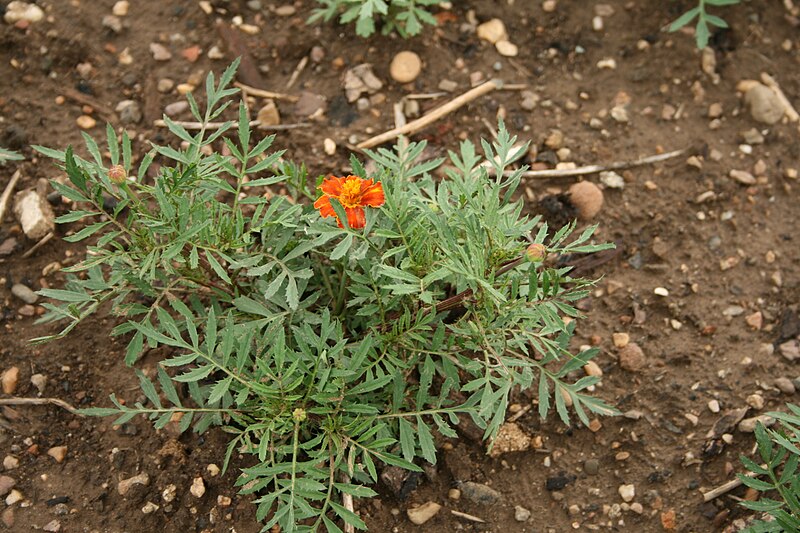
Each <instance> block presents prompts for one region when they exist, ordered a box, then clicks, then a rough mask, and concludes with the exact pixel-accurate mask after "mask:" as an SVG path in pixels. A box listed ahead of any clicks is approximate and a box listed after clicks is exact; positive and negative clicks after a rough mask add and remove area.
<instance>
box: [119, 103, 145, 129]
mask: <svg viewBox="0 0 800 533" xmlns="http://www.w3.org/2000/svg"><path fill="white" fill-rule="evenodd" d="M115 111H116V112H117V113H118V114H119V120H120V122H121V123H123V124H138V123H139V122H141V120H142V110H141V108H140V107H139V103H138V102H136V101H135V100H122V101H121V102H120V103H118V104H117V107H116V108H115Z"/></svg>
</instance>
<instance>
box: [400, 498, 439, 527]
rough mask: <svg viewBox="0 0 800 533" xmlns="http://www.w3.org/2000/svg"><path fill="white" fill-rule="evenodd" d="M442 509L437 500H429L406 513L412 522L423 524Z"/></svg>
mask: <svg viewBox="0 0 800 533" xmlns="http://www.w3.org/2000/svg"><path fill="white" fill-rule="evenodd" d="M441 509H442V506H441V505H439V504H438V503H436V502H427V503H423V504H422V505H420V506H419V507H411V508H409V509H407V510H406V514H407V515H408V519H409V520H411V522H412V523H414V524H416V525H418V526H421V525H422V524H424V523H425V522H427V521H428V520H430V519H431V518H433V517H434V516H436V513H438V512H439V511H440V510H441Z"/></svg>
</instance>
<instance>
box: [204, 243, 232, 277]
mask: <svg viewBox="0 0 800 533" xmlns="http://www.w3.org/2000/svg"><path fill="white" fill-rule="evenodd" d="M204 254H205V256H206V259H208V264H209V265H211V268H212V269H213V270H214V272H216V273H217V276H219V277H220V278H222V279H223V280H224V281H225V283H228V284H230V283H231V278H230V276H228V273H227V272H225V269H224V268H222V265H221V264H220V263H219V261H217V258H216V257H214V254H212V253H211V252H210V251H208V250H205V252H204Z"/></svg>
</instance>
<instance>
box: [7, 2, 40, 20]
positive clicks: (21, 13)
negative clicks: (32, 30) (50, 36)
mask: <svg viewBox="0 0 800 533" xmlns="http://www.w3.org/2000/svg"><path fill="white" fill-rule="evenodd" d="M43 18H44V11H42V8H41V7H39V6H37V5H36V4H30V3H28V2H11V3H10V4H8V5H7V6H6V14H5V15H4V16H3V19H4V20H5V21H6V22H7V23H8V24H16V23H17V22H19V21H21V20H24V21H26V22H39V21H40V20H42V19H43Z"/></svg>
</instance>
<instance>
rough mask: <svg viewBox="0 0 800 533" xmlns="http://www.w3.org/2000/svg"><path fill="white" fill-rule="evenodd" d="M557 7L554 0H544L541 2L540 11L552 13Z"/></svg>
mask: <svg viewBox="0 0 800 533" xmlns="http://www.w3.org/2000/svg"><path fill="white" fill-rule="evenodd" d="M557 7H558V2H556V0H544V2H542V11H544V12H545V13H552V12H553V11H555V10H556V8H557Z"/></svg>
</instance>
